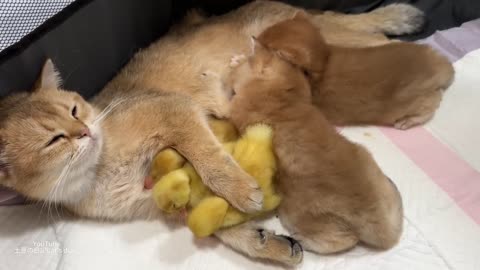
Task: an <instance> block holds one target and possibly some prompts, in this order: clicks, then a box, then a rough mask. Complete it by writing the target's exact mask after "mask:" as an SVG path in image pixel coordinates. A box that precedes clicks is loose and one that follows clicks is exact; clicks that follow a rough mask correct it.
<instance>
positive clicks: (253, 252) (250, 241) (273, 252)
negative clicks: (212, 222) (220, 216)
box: [215, 222, 303, 265]
mask: <svg viewBox="0 0 480 270" xmlns="http://www.w3.org/2000/svg"><path fill="white" fill-rule="evenodd" d="M215 236H216V237H218V238H219V239H220V240H221V241H222V242H224V243H225V244H227V245H229V246H230V247H231V248H232V249H234V250H236V251H239V252H241V253H243V254H245V255H248V256H250V257H252V258H260V259H267V260H271V261H275V262H280V263H283V264H287V265H297V264H299V263H300V262H301V261H302V259H303V250H302V247H301V246H300V244H299V243H298V242H297V241H296V240H295V239H293V238H291V237H288V236H284V235H276V234H275V233H273V232H271V231H267V230H264V229H262V228H260V227H258V226H256V225H255V224H254V223H253V222H247V223H244V224H241V225H237V226H234V227H231V228H227V229H223V230H220V231H218V232H216V233H215Z"/></svg>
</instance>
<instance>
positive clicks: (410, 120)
mask: <svg viewBox="0 0 480 270" xmlns="http://www.w3.org/2000/svg"><path fill="white" fill-rule="evenodd" d="M433 114H434V113H433V112H432V113H428V114H424V115H415V116H406V117H404V118H402V119H400V120H397V121H396V122H395V123H394V127H395V128H396V129H400V130H406V129H409V128H412V127H415V126H418V125H422V124H425V123H426V122H427V121H428V120H430V119H431V118H432V117H433Z"/></svg>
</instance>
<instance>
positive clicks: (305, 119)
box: [228, 40, 403, 254]
mask: <svg viewBox="0 0 480 270" xmlns="http://www.w3.org/2000/svg"><path fill="white" fill-rule="evenodd" d="M253 42H254V45H253V46H254V52H253V55H252V56H250V57H248V58H247V59H246V60H245V61H244V62H243V63H240V64H239V65H238V66H237V67H234V70H233V71H232V76H231V78H230V79H229V82H228V83H229V84H230V85H231V86H232V89H234V90H235V96H234V97H233V99H232V121H233V122H234V124H235V125H236V126H237V127H238V128H239V129H240V130H244V129H245V127H246V126H248V125H251V124H254V123H265V124H268V125H271V126H272V127H273V130H274V133H273V134H274V142H273V143H274V149H275V153H276V156H277V159H278V171H277V177H278V178H277V179H276V181H277V183H278V185H279V190H280V191H281V192H282V195H283V201H282V203H281V205H280V207H279V216H280V220H281V222H282V223H283V224H284V225H285V227H286V228H287V229H288V230H289V231H290V233H292V237H294V238H295V239H297V240H299V241H300V242H301V244H302V246H303V247H304V248H305V249H307V250H311V251H314V252H318V253H322V254H327V253H335V252H339V251H343V250H347V249H350V248H352V247H353V246H355V245H356V244H357V243H358V242H359V241H361V242H363V243H365V244H367V245H370V246H372V247H375V248H379V249H388V248H390V247H392V246H393V245H395V244H396V243H397V242H398V240H399V237H400V235H401V232H402V217H403V210H402V202H401V197H400V194H399V192H398V190H397V189H396V187H395V185H394V184H393V183H392V182H391V181H390V180H389V178H388V177H386V176H385V175H384V174H383V173H382V171H381V170H380V168H379V167H378V166H377V164H376V163H375V161H374V159H373V158H372V156H371V154H370V153H369V152H368V151H367V150H366V149H365V148H363V147H362V146H360V145H357V144H354V143H351V142H349V141H348V140H347V139H345V138H344V137H343V136H341V135H340V134H338V133H337V132H336V130H335V128H334V127H333V126H332V125H331V124H329V123H328V121H327V120H326V118H325V117H324V115H323V114H322V112H321V111H320V110H319V109H318V108H317V107H315V106H314V105H313V104H312V102H311V92H310V91H311V90H310V86H309V81H308V79H307V77H306V76H305V75H304V74H303V72H302V70H301V69H299V68H297V67H295V66H293V65H292V64H290V63H288V62H287V61H285V60H284V59H282V58H281V57H279V56H278V55H276V54H274V53H273V52H271V51H269V50H268V49H266V48H265V47H263V45H261V44H260V43H259V42H257V41H255V40H254V41H253Z"/></svg>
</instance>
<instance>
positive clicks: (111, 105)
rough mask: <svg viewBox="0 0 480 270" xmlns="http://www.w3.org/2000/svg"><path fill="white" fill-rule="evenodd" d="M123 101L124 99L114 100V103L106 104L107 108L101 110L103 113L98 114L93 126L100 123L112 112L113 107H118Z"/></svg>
mask: <svg viewBox="0 0 480 270" xmlns="http://www.w3.org/2000/svg"><path fill="white" fill-rule="evenodd" d="M124 101H125V100H124V99H117V100H114V101H112V102H110V104H108V106H107V107H105V109H103V111H101V112H100V113H99V114H98V116H97V117H96V119H95V120H94V121H93V125H97V124H98V123H100V122H101V121H102V120H103V119H104V118H105V117H106V116H107V115H108V114H109V113H111V112H112V110H113V109H114V108H115V107H117V106H118V105H120V104H121V103H123V102H124Z"/></svg>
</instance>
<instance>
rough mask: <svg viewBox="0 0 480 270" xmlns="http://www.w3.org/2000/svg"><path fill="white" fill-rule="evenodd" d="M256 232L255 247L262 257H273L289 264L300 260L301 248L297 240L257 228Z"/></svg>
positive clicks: (301, 257)
mask: <svg viewBox="0 0 480 270" xmlns="http://www.w3.org/2000/svg"><path fill="white" fill-rule="evenodd" d="M257 233H258V235H257V237H256V239H255V241H257V243H256V244H255V245H256V248H255V249H256V250H258V251H259V252H261V253H262V255H263V256H262V257H265V258H269V259H274V260H275V261H278V262H281V263H283V264H286V265H290V266H295V265H298V264H300V263H301V262H302V260H303V248H302V246H301V245H300V243H299V242H298V241H297V240H295V239H293V238H292V237H289V236H286V235H277V234H275V233H274V232H271V231H267V230H264V229H257Z"/></svg>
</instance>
